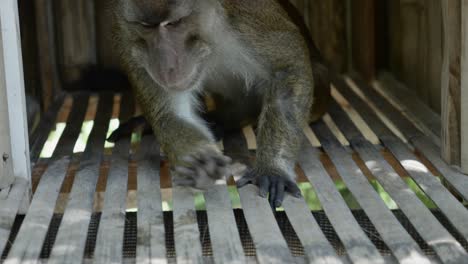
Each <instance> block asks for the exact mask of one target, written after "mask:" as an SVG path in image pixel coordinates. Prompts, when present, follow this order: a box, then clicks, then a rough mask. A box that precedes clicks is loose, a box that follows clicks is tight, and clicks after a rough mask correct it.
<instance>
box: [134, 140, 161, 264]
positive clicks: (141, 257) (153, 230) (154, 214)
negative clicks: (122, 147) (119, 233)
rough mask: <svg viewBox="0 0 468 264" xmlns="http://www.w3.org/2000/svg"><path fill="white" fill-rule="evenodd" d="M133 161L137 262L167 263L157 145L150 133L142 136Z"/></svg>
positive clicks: (145, 263) (144, 263) (146, 263)
mask: <svg viewBox="0 0 468 264" xmlns="http://www.w3.org/2000/svg"><path fill="white" fill-rule="evenodd" d="M136 161H137V165H138V172H137V175H138V176H137V177H138V179H137V181H138V183H137V186H138V194H137V195H138V217H137V263H143V264H148V263H161V264H163V263H167V260H166V243H165V236H164V234H165V229H164V215H163V209H162V198H161V184H160V182H161V181H160V155H159V145H158V144H157V143H156V140H155V138H154V137H153V136H145V137H143V138H142V140H141V142H140V147H139V150H138V152H137V154H136Z"/></svg>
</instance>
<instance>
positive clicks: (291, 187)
mask: <svg viewBox="0 0 468 264" xmlns="http://www.w3.org/2000/svg"><path fill="white" fill-rule="evenodd" d="M285 75H286V76H285ZM283 76H285V77H284V80H283V79H282V78H283ZM279 77H281V79H279V80H276V82H274V83H273V85H272V86H273V87H271V89H270V92H269V93H268V94H266V95H265V96H266V97H265V99H264V103H263V107H262V112H261V114H260V118H259V123H258V133H257V145H258V149H257V157H256V163H255V165H254V167H253V168H252V169H251V170H249V171H248V172H247V173H246V174H245V175H244V176H243V178H241V179H240V180H239V181H238V182H237V185H238V187H243V186H245V185H246V184H249V183H252V184H255V185H257V186H258V187H259V194H260V196H263V197H266V196H267V194H268V193H269V202H270V204H271V206H272V207H273V208H274V207H279V206H281V204H282V202H283V199H284V196H285V193H286V192H288V193H290V194H291V195H293V196H295V197H299V196H301V191H300V189H299V187H298V186H297V184H296V182H295V177H296V173H295V170H294V169H295V163H296V159H297V153H298V152H299V148H300V144H301V138H302V128H303V126H304V125H305V123H306V122H307V120H308V118H309V109H310V103H311V100H310V98H311V93H312V91H311V90H309V89H308V88H306V87H310V86H308V83H309V82H308V81H307V79H301V78H298V77H297V76H296V75H294V72H286V73H282V74H279ZM301 80H302V81H301Z"/></svg>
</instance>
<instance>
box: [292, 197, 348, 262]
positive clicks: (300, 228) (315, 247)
mask: <svg viewBox="0 0 468 264" xmlns="http://www.w3.org/2000/svg"><path fill="white" fill-rule="evenodd" d="M283 207H284V210H285V211H286V214H287V216H288V219H289V222H290V223H291V225H292V227H293V228H294V230H295V231H296V234H297V236H298V237H299V240H300V241H301V243H302V246H303V247H304V253H305V255H306V257H307V261H308V263H316V264H319V263H320V264H322V263H329V264H332V263H333V264H337V263H343V262H342V261H341V259H340V258H339V257H338V256H337V255H336V252H335V250H334V248H333V247H332V246H331V245H330V242H328V240H327V238H326V237H325V235H324V234H323V232H322V230H321V229H320V226H319V225H318V223H317V221H316V220H315V218H314V217H313V215H312V214H311V213H310V209H309V207H308V206H307V203H306V202H305V201H304V199H302V198H301V199H297V198H294V197H292V196H290V195H287V196H286V197H285V199H284V202H283Z"/></svg>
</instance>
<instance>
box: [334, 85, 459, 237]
mask: <svg viewBox="0 0 468 264" xmlns="http://www.w3.org/2000/svg"><path fill="white" fill-rule="evenodd" d="M338 82H339V81H338V80H337V81H336V83H337V84H336V87H337V88H338V89H339V90H340V92H341V93H343V95H344V96H346V99H347V100H348V101H350V102H351V104H352V105H353V106H354V107H355V108H356V109H357V110H358V112H359V113H360V115H361V116H362V117H363V118H364V119H365V121H366V122H367V123H368V124H369V125H370V126H371V128H372V129H373V130H374V131H376V134H377V135H378V136H379V138H380V139H381V141H382V143H383V144H384V145H385V146H386V147H387V148H388V149H389V150H390V151H391V152H392V153H393V155H395V156H396V157H397V159H399V160H400V162H401V163H402V166H403V167H405V168H406V170H407V171H408V173H409V175H410V176H411V177H412V178H413V180H415V182H416V183H417V184H418V185H419V187H420V188H421V189H422V190H423V191H424V192H425V193H426V195H427V196H428V197H429V198H431V199H432V201H434V203H435V204H436V205H437V206H438V207H439V208H440V210H441V211H442V212H443V213H444V214H445V215H447V217H448V219H449V220H450V221H452V223H453V224H454V226H456V227H458V228H460V232H461V233H462V234H463V235H464V236H465V235H466V231H464V230H466V226H465V225H464V224H465V223H466V220H464V219H466V212H464V211H466V209H465V208H464V207H463V205H461V204H460V203H459V202H458V201H457V200H456V199H455V197H453V195H452V194H451V193H450V192H449V191H448V190H447V189H446V188H445V187H444V186H443V185H442V183H441V182H440V181H438V180H437V178H436V177H434V176H433V175H432V174H431V173H430V172H429V170H428V169H427V168H426V167H425V166H424V165H423V164H422V163H420V162H419V161H418V158H417V157H416V156H415V155H414V153H413V152H412V151H411V150H409V148H408V146H407V145H405V144H404V143H403V142H401V141H400V140H399V139H398V138H397V137H396V136H394V135H392V134H391V132H390V130H389V129H388V128H386V127H385V125H384V124H383V122H382V121H381V120H380V119H379V118H378V117H377V115H376V114H375V112H374V111H373V110H372V109H371V108H370V107H369V106H368V105H366V103H365V102H364V101H363V100H361V99H359V98H358V97H357V96H356V95H355V94H354V93H353V92H351V91H350V90H349V89H347V88H346V85H344V84H339V83H338ZM377 131H378V132H377ZM415 142H416V144H417V139H416V140H415ZM423 151H424V150H423ZM424 152H425V153H430V151H424ZM432 153H433V155H437V154H435V152H432ZM434 160H438V161H440V162H441V163H443V164H445V163H444V162H443V161H442V160H441V159H440V158H439V159H437V158H434ZM439 165H441V164H439ZM445 166H447V165H445Z"/></svg>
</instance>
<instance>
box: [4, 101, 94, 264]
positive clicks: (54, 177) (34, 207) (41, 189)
mask: <svg viewBox="0 0 468 264" xmlns="http://www.w3.org/2000/svg"><path fill="white" fill-rule="evenodd" d="M73 105H74V107H73V109H72V112H71V114H70V117H69V118H68V121H67V127H66V128H65V131H64V132H63V133H62V136H61V138H60V140H59V144H58V145H57V147H56V148H55V150H54V153H53V155H52V158H51V161H50V162H49V166H48V168H47V170H46V171H45V172H44V174H43V175H42V177H41V181H40V182H39V185H38V187H37V189H36V192H35V194H34V198H33V200H32V202H31V205H30V207H29V210H28V213H27V215H26V218H25V219H24V220H23V223H22V225H21V228H20V230H19V232H18V235H17V237H16V240H15V243H14V245H13V247H12V248H11V250H10V252H9V254H8V257H7V259H6V260H5V263H8V264H13V263H21V262H29V263H36V262H37V261H38V258H39V255H40V252H41V249H42V244H43V242H44V240H45V237H46V234H47V230H48V228H49V223H50V220H51V219H52V215H53V212H54V208H55V204H56V202H57V198H58V195H59V192H60V188H61V186H62V182H63V179H64V178H65V175H66V173H67V170H68V165H69V163H70V156H71V155H72V154H73V147H74V145H75V142H76V139H77V138H78V135H79V133H80V129H81V125H82V123H83V119H84V116H85V113H86V109H87V105H88V96H77V97H75V100H74V103H73Z"/></svg>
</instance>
